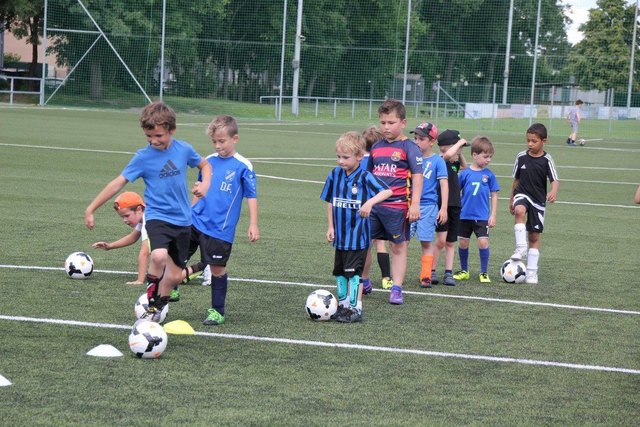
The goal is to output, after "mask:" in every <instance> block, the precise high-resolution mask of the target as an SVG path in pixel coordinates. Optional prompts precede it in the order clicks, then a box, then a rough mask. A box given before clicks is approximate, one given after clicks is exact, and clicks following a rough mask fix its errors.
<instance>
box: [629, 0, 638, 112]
mask: <svg viewBox="0 0 640 427" xmlns="http://www.w3.org/2000/svg"><path fill="white" fill-rule="evenodd" d="M638 6H640V0H636V8H635V9H636V10H635V13H634V14H633V37H632V38H631V59H630V60H629V85H628V86H627V110H628V109H630V108H631V87H632V86H633V59H634V56H635V53H636V31H637V29H638ZM628 114H629V112H628V111H627V115H628Z"/></svg>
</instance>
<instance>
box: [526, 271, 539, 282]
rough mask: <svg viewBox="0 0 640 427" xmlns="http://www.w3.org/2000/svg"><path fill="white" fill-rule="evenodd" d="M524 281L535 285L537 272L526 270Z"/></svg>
mask: <svg viewBox="0 0 640 427" xmlns="http://www.w3.org/2000/svg"><path fill="white" fill-rule="evenodd" d="M525 283H528V284H530V285H537V284H538V273H537V272H535V271H533V272H529V271H527V276H526V278H525Z"/></svg>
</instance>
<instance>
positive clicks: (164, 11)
mask: <svg viewBox="0 0 640 427" xmlns="http://www.w3.org/2000/svg"><path fill="white" fill-rule="evenodd" d="M166 18H167V0H162V38H161V39H160V101H162V94H163V91H164V40H165V39H164V36H165V27H166V25H165V22H166Z"/></svg>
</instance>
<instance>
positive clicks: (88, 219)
mask: <svg viewBox="0 0 640 427" xmlns="http://www.w3.org/2000/svg"><path fill="white" fill-rule="evenodd" d="M127 182H128V181H127V179H126V178H125V177H124V176H122V175H118V176H117V177H116V178H115V179H114V180H113V181H111V182H110V183H108V184H107V185H106V186H105V187H104V188H103V189H102V191H100V192H99V193H98V195H97V196H96V198H95V199H93V201H92V202H91V203H90V204H89V206H87V209H85V211H84V224H85V225H86V226H87V228H88V229H89V230H93V227H95V221H94V218H93V214H94V213H95V211H96V210H97V209H98V208H99V207H100V206H102V205H104V204H105V203H106V202H107V200H109V199H111V198H112V197H113V196H115V195H116V194H117V193H118V191H120V190H122V188H124V186H125V185H126V184H127Z"/></svg>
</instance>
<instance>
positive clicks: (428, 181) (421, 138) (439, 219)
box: [411, 123, 449, 288]
mask: <svg viewBox="0 0 640 427" xmlns="http://www.w3.org/2000/svg"><path fill="white" fill-rule="evenodd" d="M411 133H413V134H415V136H416V143H417V144H418V146H419V147H420V149H421V150H422V166H423V167H424V172H423V173H422V176H423V177H424V178H423V181H422V182H423V184H422V195H421V196H420V219H419V220H418V221H417V235H418V240H420V246H421V247H422V255H421V257H420V287H422V288H430V287H431V269H432V268H433V254H434V251H435V249H436V248H435V245H432V243H431V242H433V238H434V237H435V232H436V225H437V224H444V223H446V222H447V207H448V202H449V183H448V174H447V166H446V164H445V162H444V159H443V158H442V157H440V155H439V154H436V153H434V152H433V146H434V145H435V143H436V141H437V138H438V128H437V127H436V126H435V125H434V124H431V123H421V124H419V125H418V127H416V128H415V130H412V131H411ZM438 193H439V194H441V195H442V203H441V204H440V207H438Z"/></svg>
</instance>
